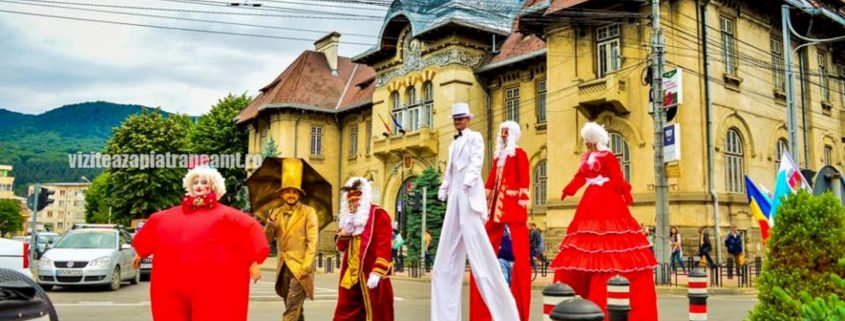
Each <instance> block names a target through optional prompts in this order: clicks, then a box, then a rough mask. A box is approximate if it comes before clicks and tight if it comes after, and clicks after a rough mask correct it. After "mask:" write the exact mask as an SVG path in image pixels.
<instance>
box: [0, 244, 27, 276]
mask: <svg viewBox="0 0 845 321" xmlns="http://www.w3.org/2000/svg"><path fill="white" fill-rule="evenodd" d="M28 254H29V243H26V242H21V241H18V240H10V239H4V238H0V268H6V269H10V270H15V271H18V272H21V273H23V274H24V275H26V276H28V277H29V278H32V271H30V269H29V255H28Z"/></svg>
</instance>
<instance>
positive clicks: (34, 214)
mask: <svg viewBox="0 0 845 321" xmlns="http://www.w3.org/2000/svg"><path fill="white" fill-rule="evenodd" d="M32 193H33V194H34V195H33V200H32V208H30V209H31V210H32V226H30V231H31V232H30V234H29V235H30V236H29V241H30V244H29V258H30V260H29V261H30V262H33V261H34V260H35V251H36V250H37V249H38V240H36V239H35V238H36V236H38V231H37V229H36V227H35V224H36V221H37V218H38V194H41V184H40V183H35V190H34V191H33V192H32ZM30 268H32V264H30ZM32 269H33V270H37V269H35V268H32Z"/></svg>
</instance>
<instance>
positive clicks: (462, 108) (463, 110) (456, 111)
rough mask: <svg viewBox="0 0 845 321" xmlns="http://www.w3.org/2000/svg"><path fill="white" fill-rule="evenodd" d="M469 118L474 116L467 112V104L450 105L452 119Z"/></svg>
mask: <svg viewBox="0 0 845 321" xmlns="http://www.w3.org/2000/svg"><path fill="white" fill-rule="evenodd" d="M463 117H469V118H473V117H475V115H473V114H472V113H470V112H469V104H467V103H455V104H453V105H452V119H455V118H463Z"/></svg>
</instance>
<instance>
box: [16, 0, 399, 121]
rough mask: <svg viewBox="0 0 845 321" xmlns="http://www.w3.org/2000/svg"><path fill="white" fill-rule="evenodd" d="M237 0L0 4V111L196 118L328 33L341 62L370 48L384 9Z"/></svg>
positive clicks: (268, 76)
mask: <svg viewBox="0 0 845 321" xmlns="http://www.w3.org/2000/svg"><path fill="white" fill-rule="evenodd" d="M243 1H244V0H0V39H3V40H2V41H0V71H2V72H0V108H5V109H9V110H13V111H17V112H23V113H29V114H38V113H42V112H44V111H47V110H50V109H53V108H55V107H59V106H62V105H66V104H72V103H78V102H85V101H96V100H104V101H110V102H116V103H132V104H141V105H145V106H154V107H162V108H163V109H164V110H167V111H171V112H179V113H187V114H190V115H200V114H203V113H205V112H206V111H207V110H208V109H209V108H210V107H211V106H212V105H213V104H214V103H215V102H216V101H217V100H218V99H219V98H221V97H224V96H225V95H227V94H228V93H230V92H231V93H235V94H239V93H243V92H246V93H248V94H250V95H255V94H256V92H257V90H258V89H260V88H261V87H263V86H264V85H266V84H268V83H269V82H270V81H272V80H273V79H274V78H275V77H276V76H277V75H278V74H279V73H280V72H281V71H282V70H283V69H284V68H285V67H286V66H287V65H288V64H289V63H290V62H291V61H293V59H295V58H296V57H297V56H298V55H299V54H300V53H301V52H302V51H303V50H306V49H313V41H314V40H316V39H318V38H320V37H321V36H323V35H324V34H326V33H328V32H330V31H338V32H340V33H341V34H342V35H343V36H342V37H341V46H340V53H341V55H344V56H354V55H357V54H358V53H361V52H363V51H364V50H366V49H367V48H368V47H369V46H367V45H365V44H373V43H375V39H376V36H377V34H378V30H379V28H380V26H381V20H382V17H383V16H384V13H385V11H386V8H385V7H384V6H365V5H355V4H348V3H345V4H344V3H340V2H341V1H335V2H332V1H327V0H273V1H270V0H267V1H257V0H247V1H248V2H247V3H248V4H252V3H260V4H262V5H263V6H262V7H260V8H236V7H231V6H229V5H228V3H230V2H241V3H243ZM80 9H81V10H80ZM103 11H111V12H103ZM200 11H202V12H200ZM115 12H122V13H130V14H119V13H115ZM212 12H213V13H212ZM21 13H26V14H21ZM27 14H28V15H27ZM152 16H166V17H176V18H180V19H193V20H177V19H173V18H162V17H152ZM58 17H64V18H58ZM66 18H72V19H73V20H70V19H66ZM80 19H87V20H100V21H110V22H117V23H121V24H136V25H148V26H160V27H168V28H184V29H196V30H203V31H213V32H221V33H241V34H249V35H257V36H265V37H278V38H272V39H271V38H255V37H245V36H233V35H222V34H213V33H206V32H189V31H177V30H168V29H159V28H151V27H141V26H128V25H119V24H107V23H96V22H88V21H80ZM197 20H205V21H197ZM207 21H222V22H227V23H238V24H250V25H258V26H262V27H252V26H243V25H231V24H221V23H211V22H207ZM267 27H274V28H275V29H274V28H267ZM279 27H281V28H292V29H300V30H290V29H278V28H279ZM281 38H290V39H281ZM294 38H296V39H301V40H296V39H294Z"/></svg>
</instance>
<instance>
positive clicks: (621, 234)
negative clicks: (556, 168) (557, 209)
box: [551, 122, 657, 321]
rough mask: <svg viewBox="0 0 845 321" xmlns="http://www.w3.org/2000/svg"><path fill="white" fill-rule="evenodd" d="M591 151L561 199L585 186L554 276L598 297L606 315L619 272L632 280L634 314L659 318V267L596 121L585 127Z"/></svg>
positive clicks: (645, 319)
mask: <svg viewBox="0 0 845 321" xmlns="http://www.w3.org/2000/svg"><path fill="white" fill-rule="evenodd" d="M581 137H582V138H583V139H584V143H585V145H586V147H587V152H586V153H584V155H582V156H581V162H580V165H579V167H578V172H577V173H575V177H574V178H573V179H572V181H571V182H570V183H569V185H567V186H566V188H564V189H563V195H561V200H563V199H564V198H566V197H569V196H573V195H575V193H576V192H577V191H578V189H580V188H581V186H584V185H587V188H586V190H585V191H584V195H583V196H582V197H581V201H580V202H579V203H578V208H577V209H576V210H575V217H574V218H573V220H572V223H570V224H569V228H568V229H567V231H566V237H565V238H564V239H563V241H562V242H561V244H560V252H559V253H558V255H557V257H556V258H555V259H554V261H553V262H552V263H551V268H552V269H553V270H554V271H555V281H556V282H562V283H566V284H568V285H569V286H571V287H572V289H573V290H575V293H576V294H578V295H580V296H581V297H584V298H586V299H589V300H590V301H593V302H595V303H596V304H597V305H599V306H600V307H601V308H602V310H604V311H605V315H607V281H608V280H609V279H610V278H611V277H613V276H615V275H621V276H624V277H625V278H627V279H628V281H630V282H631V287H630V291H631V296H630V297H631V300H630V302H631V312H630V319H631V320H638V321H656V320H657V296H656V293H655V288H654V273H653V269H654V268H655V267H656V266H657V260H656V259H655V257H654V254H653V253H652V252H651V250H649V243H648V240H647V239H646V237H645V236H644V235H643V233H642V229H641V228H640V225H639V223H637V221H636V220H635V219H634V217H633V216H631V212H629V211H628V205H631V204H632V203H633V199H632V197H631V186H630V185H629V184H628V182H626V181H625V178H624V177H623V176H622V171H621V170H620V168H619V161H618V160H617V159H616V157H615V156H614V155H613V152H611V151H610V150H609V149H608V148H607V142H608V134H607V131H605V130H604V128H602V127H601V126H599V125H598V124H596V123H592V122H590V123H587V124H586V125H584V128H583V129H581Z"/></svg>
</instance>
